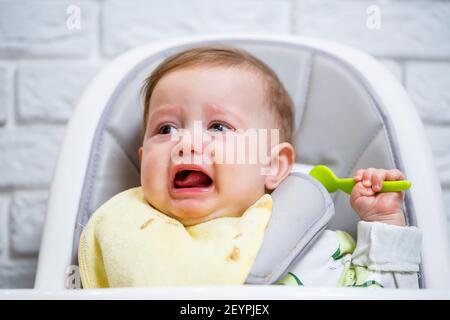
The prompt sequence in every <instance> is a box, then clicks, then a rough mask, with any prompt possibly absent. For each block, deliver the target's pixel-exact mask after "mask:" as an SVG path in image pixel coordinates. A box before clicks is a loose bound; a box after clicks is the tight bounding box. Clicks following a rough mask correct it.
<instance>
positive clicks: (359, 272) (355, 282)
mask: <svg viewBox="0 0 450 320" xmlns="http://www.w3.org/2000/svg"><path fill="white" fill-rule="evenodd" d="M368 277H369V270H367V268H366V267H361V266H355V265H353V264H352V263H351V262H350V261H347V262H346V263H345V266H344V271H343V272H342V275H341V278H340V279H339V285H340V286H342V287H364V288H368V287H377V288H383V286H382V285H381V284H379V283H378V282H377V281H375V280H368V279H367V278H368Z"/></svg>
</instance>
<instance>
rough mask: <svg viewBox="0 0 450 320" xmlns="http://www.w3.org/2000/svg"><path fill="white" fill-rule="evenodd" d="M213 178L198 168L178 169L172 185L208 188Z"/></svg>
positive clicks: (175, 186) (179, 187)
mask: <svg viewBox="0 0 450 320" xmlns="http://www.w3.org/2000/svg"><path fill="white" fill-rule="evenodd" d="M212 184H213V180H212V179H211V178H210V177H209V176H208V175H207V174H206V173H204V172H202V171H198V170H180V171H178V172H177V173H176V175H175V178H174V181H173V186H174V188H175V189H181V188H208V187H210V186H211V185H212Z"/></svg>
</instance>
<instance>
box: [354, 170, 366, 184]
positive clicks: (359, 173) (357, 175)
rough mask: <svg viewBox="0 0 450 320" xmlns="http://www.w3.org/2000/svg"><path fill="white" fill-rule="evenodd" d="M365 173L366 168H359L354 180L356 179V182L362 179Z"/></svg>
mask: <svg viewBox="0 0 450 320" xmlns="http://www.w3.org/2000/svg"><path fill="white" fill-rule="evenodd" d="M363 174H364V169H359V170H358V171H356V173H355V175H354V176H353V180H355V181H356V182H359V181H361V180H362V177H363Z"/></svg>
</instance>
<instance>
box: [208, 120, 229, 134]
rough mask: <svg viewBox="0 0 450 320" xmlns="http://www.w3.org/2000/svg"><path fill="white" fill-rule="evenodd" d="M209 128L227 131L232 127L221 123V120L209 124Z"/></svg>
mask: <svg viewBox="0 0 450 320" xmlns="http://www.w3.org/2000/svg"><path fill="white" fill-rule="evenodd" d="M208 130H212V131H219V132H225V131H228V130H231V127H230V126H227V125H226V124H223V123H220V122H214V123H213V124H211V125H210V126H209V128H208Z"/></svg>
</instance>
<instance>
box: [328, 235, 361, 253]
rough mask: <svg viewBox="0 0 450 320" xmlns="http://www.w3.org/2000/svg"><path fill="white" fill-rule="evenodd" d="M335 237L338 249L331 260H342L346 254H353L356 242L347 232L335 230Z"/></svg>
mask: <svg viewBox="0 0 450 320" xmlns="http://www.w3.org/2000/svg"><path fill="white" fill-rule="evenodd" d="M336 236H337V238H338V242H339V247H338V248H337V250H336V251H335V252H334V253H333V255H332V256H331V257H332V258H333V260H338V259H340V258H342V257H343V256H344V255H346V254H347V253H353V251H354V250H355V247H356V242H355V240H354V239H353V237H352V236H351V235H350V234H348V233H347V232H344V231H341V230H336Z"/></svg>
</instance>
